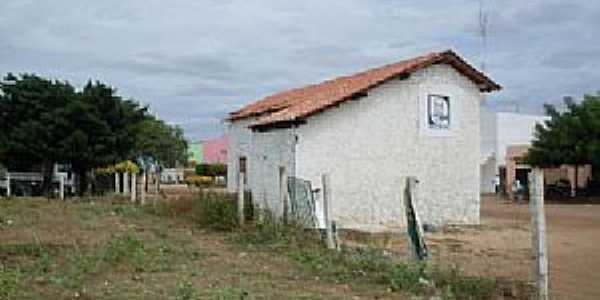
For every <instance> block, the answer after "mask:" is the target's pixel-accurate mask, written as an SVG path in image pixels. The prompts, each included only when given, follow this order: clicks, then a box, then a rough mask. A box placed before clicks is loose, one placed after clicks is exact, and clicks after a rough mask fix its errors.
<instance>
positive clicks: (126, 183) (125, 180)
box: [123, 172, 129, 195]
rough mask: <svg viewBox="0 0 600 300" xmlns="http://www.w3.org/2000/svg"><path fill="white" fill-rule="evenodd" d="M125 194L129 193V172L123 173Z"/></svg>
mask: <svg viewBox="0 0 600 300" xmlns="http://www.w3.org/2000/svg"><path fill="white" fill-rule="evenodd" d="M123 195H129V172H124V173H123Z"/></svg>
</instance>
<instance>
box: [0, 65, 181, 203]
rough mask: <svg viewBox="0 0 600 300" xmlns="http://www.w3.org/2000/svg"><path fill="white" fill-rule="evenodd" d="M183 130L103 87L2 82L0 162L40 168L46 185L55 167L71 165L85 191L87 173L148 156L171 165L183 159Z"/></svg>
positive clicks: (22, 78) (32, 79)
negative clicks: (56, 165) (57, 164)
mask: <svg viewBox="0 0 600 300" xmlns="http://www.w3.org/2000/svg"><path fill="white" fill-rule="evenodd" d="M186 152H187V142H186V141H185V139H184V136H183V131H182V130H181V128H179V127H174V126H170V125H168V124H166V123H165V122H163V121H161V120H158V119H156V118H155V117H154V116H152V115H150V114H149V113H148V109H147V107H143V106H140V104H139V103H138V102H136V101H134V100H130V99H127V100H126V99H123V98H122V97H121V96H119V95H118V94H117V91H116V90H115V89H114V88H112V87H110V86H108V85H105V84H103V83H100V82H91V81H89V82H88V83H87V84H86V85H85V86H84V87H83V89H82V90H80V91H77V90H76V89H75V88H74V87H73V86H72V85H71V84H69V83H68V82H63V81H59V80H49V79H45V78H42V77H39V76H36V75H32V74H23V75H19V76H15V75H13V74H10V73H9V74H8V75H7V76H5V77H4V79H3V80H2V81H0V164H4V165H5V166H7V167H8V168H9V169H10V170H27V169H31V167H33V166H40V167H41V171H42V172H43V173H44V177H45V180H44V182H45V186H46V189H47V188H48V185H49V182H50V176H51V175H52V167H53V165H54V164H55V163H65V164H70V165H71V166H72V168H73V171H74V172H76V173H77V174H78V175H79V178H80V179H81V180H80V188H79V191H80V192H83V191H85V189H86V187H87V185H86V180H87V178H88V177H87V174H88V172H89V171H90V170H92V169H94V168H97V167H102V166H106V165H108V164H115V163H117V162H120V161H124V160H132V161H136V160H137V159H138V158H139V157H140V156H144V157H149V158H151V159H153V161H156V162H160V163H162V164H163V165H165V166H167V167H170V166H174V165H175V164H177V162H183V161H184V160H185V159H186V158H187V156H186V155H187V154H186Z"/></svg>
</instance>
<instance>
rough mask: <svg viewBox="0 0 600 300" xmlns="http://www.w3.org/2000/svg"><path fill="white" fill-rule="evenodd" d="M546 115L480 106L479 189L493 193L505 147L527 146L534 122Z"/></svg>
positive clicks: (533, 129) (504, 158)
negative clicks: (492, 110) (495, 110)
mask: <svg viewBox="0 0 600 300" xmlns="http://www.w3.org/2000/svg"><path fill="white" fill-rule="evenodd" d="M549 118H550V117H548V116H541V115H529V114H521V113H512V112H491V111H488V110H486V109H485V108H482V109H481V123H480V126H481V182H480V185H481V192H482V193H493V192H495V188H494V182H496V180H497V179H496V178H499V177H500V176H501V174H500V170H501V168H504V167H505V166H506V156H507V151H506V150H507V149H508V148H509V147H511V146H530V145H531V141H532V140H533V138H534V133H535V126H536V124H543V122H544V121H545V120H548V119H549Z"/></svg>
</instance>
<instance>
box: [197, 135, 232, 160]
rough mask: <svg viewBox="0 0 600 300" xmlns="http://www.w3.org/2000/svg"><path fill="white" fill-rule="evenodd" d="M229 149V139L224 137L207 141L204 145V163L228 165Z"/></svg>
mask: <svg viewBox="0 0 600 300" xmlns="http://www.w3.org/2000/svg"><path fill="white" fill-rule="evenodd" d="M228 147H229V139H228V138H227V137H226V136H224V137H220V138H217V139H213V140H207V141H204V143H203V150H204V157H203V158H204V161H203V162H205V163H209V164H216V163H220V164H226V163H227V149H228Z"/></svg>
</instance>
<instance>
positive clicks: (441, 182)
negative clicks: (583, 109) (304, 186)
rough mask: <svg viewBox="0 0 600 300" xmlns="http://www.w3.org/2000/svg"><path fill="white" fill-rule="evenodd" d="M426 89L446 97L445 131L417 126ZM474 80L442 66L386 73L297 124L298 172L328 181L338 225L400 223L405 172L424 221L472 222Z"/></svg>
mask: <svg viewBox="0 0 600 300" xmlns="http://www.w3.org/2000/svg"><path fill="white" fill-rule="evenodd" d="M428 94H442V95H447V96H450V97H451V107H453V109H452V110H453V111H452V112H451V113H452V116H451V118H452V121H451V123H452V125H451V129H450V131H449V132H446V133H443V134H431V132H428V131H429V130H428V129H427V128H423V127H424V124H425V122H423V121H424V118H426V109H424V107H426V105H424V104H426V102H425V101H426V100H427V95H428ZM481 100H482V96H481V94H480V93H479V91H478V89H477V87H476V86H475V85H474V84H473V83H472V82H471V81H469V80H468V79H466V78H465V77H463V76H462V75H460V74H459V73H458V72H456V71H455V70H454V69H453V68H451V67H449V66H446V65H436V66H432V67H430V68H427V69H424V70H421V71H419V72H416V73H414V74H413V75H412V76H411V77H410V78H409V79H406V80H402V81H400V80H393V81H391V82H389V83H386V84H384V85H383V86H381V87H379V88H376V89H374V90H372V91H370V92H369V95H368V96H367V97H366V98H362V99H359V100H357V101H350V102H346V103H344V104H342V105H340V106H339V107H337V108H332V109H329V110H326V111H324V112H323V113H320V114H318V115H315V116H313V117H311V118H309V119H308V122H307V124H306V125H303V126H300V127H299V128H298V129H297V134H298V144H297V147H296V153H297V155H296V164H297V165H296V168H297V170H296V173H297V176H299V177H302V178H307V179H309V180H311V181H313V182H315V183H317V185H318V183H319V176H320V174H322V173H329V174H330V176H331V182H332V186H331V189H332V196H333V201H332V204H331V206H332V207H333V209H332V210H333V211H332V216H333V218H334V219H336V220H337V221H338V222H339V223H340V225H341V226H342V227H359V228H362V229H370V228H372V229H373V230H378V229H380V228H390V227H402V226H404V225H405V216H404V206H403V189H404V181H405V178H406V176H416V177H417V178H418V180H419V181H420V183H419V191H418V194H419V202H418V203H417V207H418V209H419V212H420V214H421V216H422V219H423V221H424V222H426V223H430V224H442V223H478V222H479V158H480V151H479V147H480V144H479V107H480V106H479V103H480V101H481Z"/></svg>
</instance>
